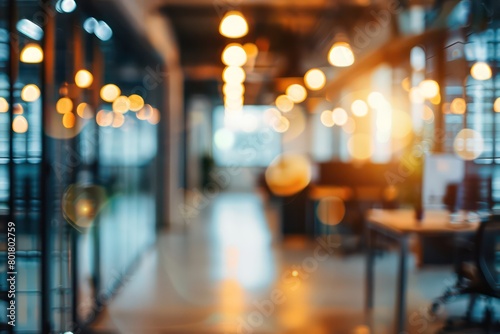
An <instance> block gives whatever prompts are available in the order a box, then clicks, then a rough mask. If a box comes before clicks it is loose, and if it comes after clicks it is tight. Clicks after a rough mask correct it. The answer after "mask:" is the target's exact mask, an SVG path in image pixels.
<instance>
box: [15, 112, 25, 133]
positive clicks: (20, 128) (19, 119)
mask: <svg viewBox="0 0 500 334" xmlns="http://www.w3.org/2000/svg"><path fill="white" fill-rule="evenodd" d="M12 131H14V132H15V133H25V132H26V131H28V121H27V120H26V118H24V116H16V118H14V120H13V121H12Z"/></svg>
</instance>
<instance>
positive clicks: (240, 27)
mask: <svg viewBox="0 0 500 334" xmlns="http://www.w3.org/2000/svg"><path fill="white" fill-rule="evenodd" d="M219 33H220V34H221V35H222V36H224V37H228V38H240V37H243V36H245V35H246V34H247V33H248V23H247V21H246V19H245V17H244V16H243V14H241V13H240V12H238V11H230V12H228V13H226V15H224V17H223V18H222V21H221V23H220V25H219Z"/></svg>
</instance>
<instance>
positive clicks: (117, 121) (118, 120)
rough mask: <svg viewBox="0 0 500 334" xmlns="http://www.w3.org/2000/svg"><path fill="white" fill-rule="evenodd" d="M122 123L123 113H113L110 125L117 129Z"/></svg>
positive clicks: (123, 120)
mask: <svg viewBox="0 0 500 334" xmlns="http://www.w3.org/2000/svg"><path fill="white" fill-rule="evenodd" d="M123 123H125V116H123V113H120V112H115V111H113V123H111V126H112V127H114V128H119V127H121V126H122V125H123Z"/></svg>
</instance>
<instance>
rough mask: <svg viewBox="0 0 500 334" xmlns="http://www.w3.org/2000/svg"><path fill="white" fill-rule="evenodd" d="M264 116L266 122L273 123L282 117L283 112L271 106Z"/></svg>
mask: <svg viewBox="0 0 500 334" xmlns="http://www.w3.org/2000/svg"><path fill="white" fill-rule="evenodd" d="M262 117H263V118H264V122H265V123H266V124H268V125H272V124H273V123H274V122H275V121H277V120H279V119H280V117H281V113H280V112H279V110H278V109H276V108H269V109H267V110H266V111H264V114H263V115H262Z"/></svg>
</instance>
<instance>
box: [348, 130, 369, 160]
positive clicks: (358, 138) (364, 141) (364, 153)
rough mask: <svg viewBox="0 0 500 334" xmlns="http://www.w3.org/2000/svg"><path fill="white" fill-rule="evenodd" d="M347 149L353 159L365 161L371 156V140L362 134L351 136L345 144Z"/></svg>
mask: <svg viewBox="0 0 500 334" xmlns="http://www.w3.org/2000/svg"><path fill="white" fill-rule="evenodd" d="M347 149H348V151H349V154H350V155H351V156H352V157H353V158H354V159H357V160H366V159H368V158H370V157H371V156H372V154H373V143H372V139H371V138H370V136H369V135H367V134H364V133H357V134H353V135H352V136H351V138H349V141H348V142H347Z"/></svg>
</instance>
